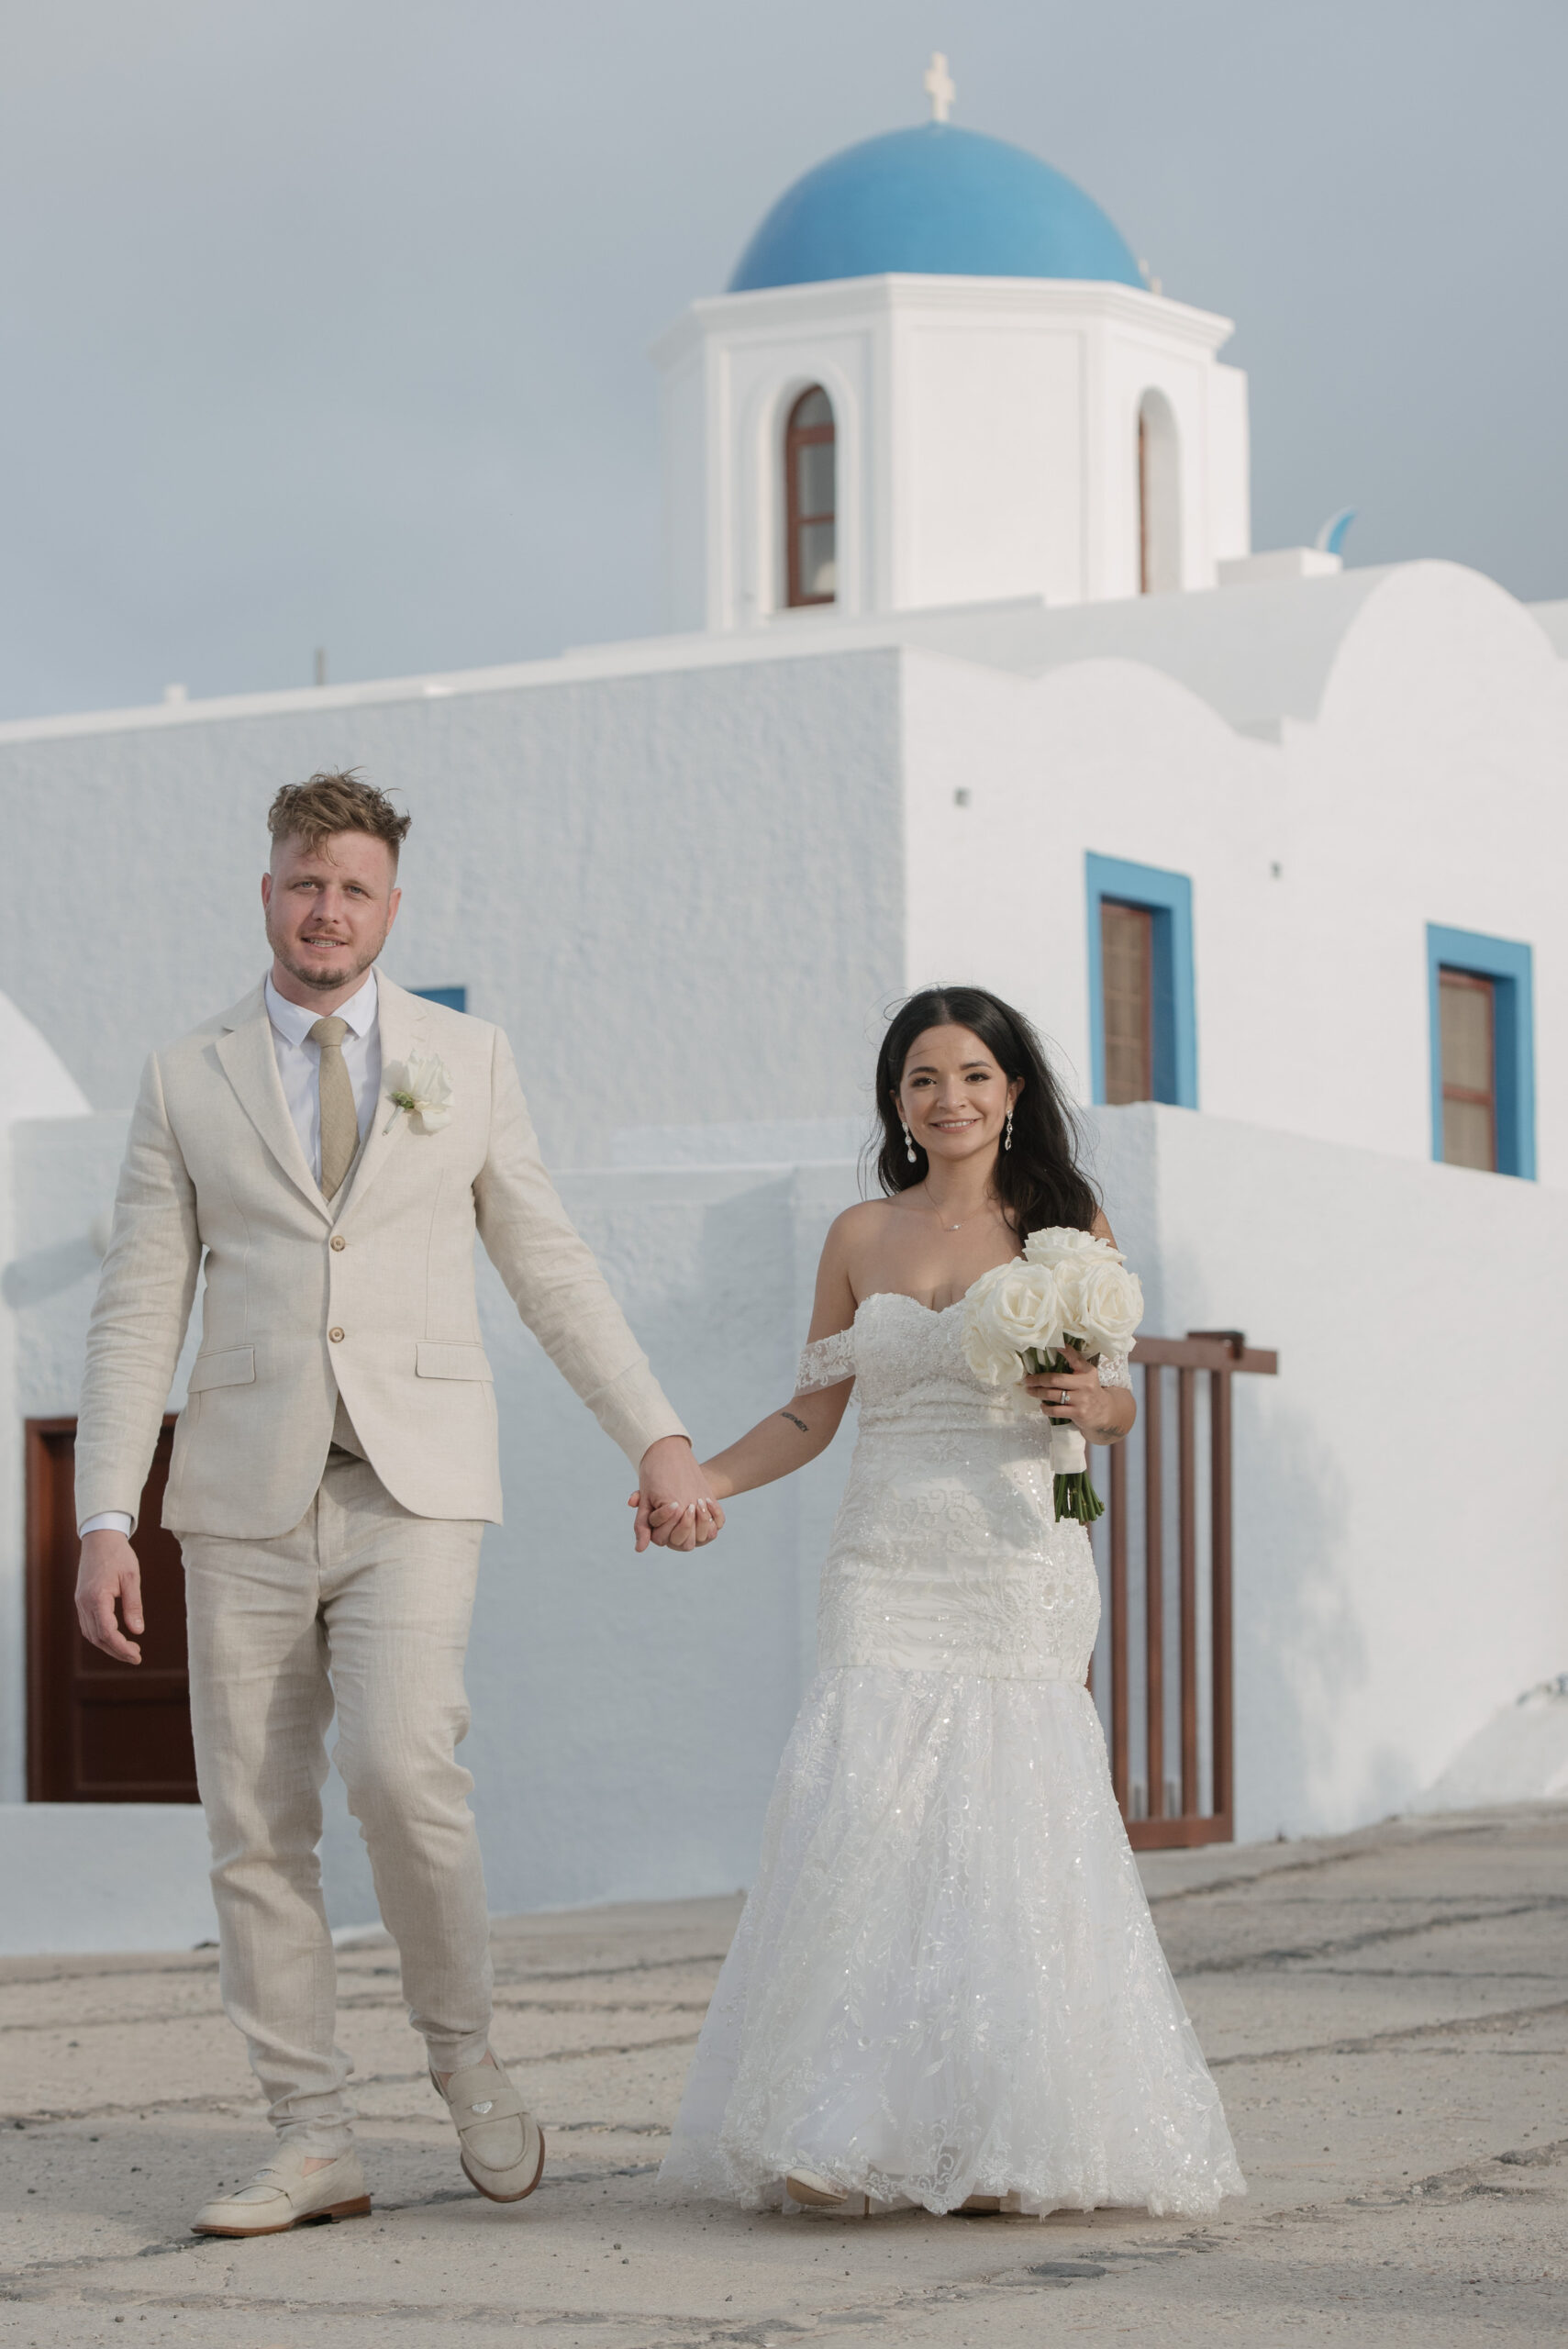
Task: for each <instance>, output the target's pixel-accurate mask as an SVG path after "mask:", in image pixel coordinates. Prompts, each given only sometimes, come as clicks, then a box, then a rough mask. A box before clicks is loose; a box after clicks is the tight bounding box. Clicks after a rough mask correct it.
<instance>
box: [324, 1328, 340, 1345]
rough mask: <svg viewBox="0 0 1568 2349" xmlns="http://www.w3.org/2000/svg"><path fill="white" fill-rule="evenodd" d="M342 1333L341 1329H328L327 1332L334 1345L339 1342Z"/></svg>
mask: <svg viewBox="0 0 1568 2349" xmlns="http://www.w3.org/2000/svg"><path fill="white" fill-rule="evenodd" d="M342 1334H343V1332H342V1331H341V1330H328V1332H327V1335H328V1337H329V1338H330V1339H331V1341H332V1343H333V1344H334V1345H336V1344H337V1343H338V1341H339V1339H340V1338H341V1337H342Z"/></svg>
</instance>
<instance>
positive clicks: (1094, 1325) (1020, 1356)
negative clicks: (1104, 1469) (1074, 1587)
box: [963, 1225, 1143, 1525]
mask: <svg viewBox="0 0 1568 2349" xmlns="http://www.w3.org/2000/svg"><path fill="white" fill-rule="evenodd" d="M963 1303H964V1314H963V1351H964V1354H965V1356H966V1358H967V1360H968V1363H969V1366H970V1368H971V1370H973V1373H974V1375H975V1376H976V1377H977V1378H983V1379H984V1380H985V1381H986V1383H987V1384H988V1385H989V1386H1021V1385H1022V1383H1023V1381H1024V1380H1025V1379H1026V1378H1028V1377H1029V1376H1031V1375H1036V1374H1038V1373H1040V1372H1041V1371H1046V1372H1049V1371H1052V1370H1062V1369H1065V1368H1066V1367H1067V1364H1068V1354H1067V1352H1066V1349H1068V1348H1071V1349H1072V1351H1073V1353H1076V1354H1080V1355H1083V1356H1084V1358H1085V1359H1087V1360H1090V1361H1092V1360H1094V1359H1095V1356H1097V1355H1099V1354H1102V1353H1107V1352H1110V1353H1125V1352H1126V1350H1127V1348H1128V1346H1129V1345H1130V1343H1131V1341H1132V1334H1133V1331H1134V1330H1136V1329H1137V1327H1138V1325H1139V1323H1140V1321H1141V1320H1142V1319H1143V1291H1142V1289H1141V1287H1140V1286H1139V1280H1138V1275H1137V1274H1136V1273H1129V1271H1128V1269H1127V1260H1126V1258H1125V1257H1124V1256H1123V1254H1122V1252H1121V1251H1120V1249H1119V1248H1113V1247H1112V1246H1111V1244H1110V1241H1108V1240H1096V1239H1095V1238H1094V1237H1093V1235H1092V1234H1091V1233H1089V1232H1087V1231H1073V1230H1069V1229H1067V1228H1066V1227H1064V1226H1060V1225H1059V1226H1055V1227H1053V1228H1052V1229H1051V1230H1049V1231H1031V1232H1030V1233H1029V1238H1028V1239H1027V1240H1026V1241H1025V1242H1024V1252H1023V1256H1022V1258H1021V1259H1015V1261H1014V1262H1013V1263H1012V1264H998V1265H997V1266H996V1268H995V1271H994V1272H990V1273H982V1275H981V1276H980V1278H979V1279H978V1280H977V1281H976V1282H975V1284H974V1286H973V1288H972V1289H970V1290H969V1291H968V1292H967V1294H966V1296H965V1297H964V1300H963ZM1073 1366H1074V1367H1076V1366H1077V1365H1076V1364H1074V1365H1073ZM1051 1469H1052V1472H1053V1474H1054V1476H1055V1480H1056V1514H1057V1516H1058V1517H1059V1518H1063V1517H1071V1518H1074V1519H1076V1520H1077V1521H1078V1523H1079V1524H1080V1525H1092V1524H1093V1522H1094V1520H1095V1518H1096V1517H1103V1516H1104V1515H1105V1503H1104V1502H1103V1501H1102V1500H1101V1498H1100V1497H1099V1495H1098V1493H1096V1492H1095V1488H1094V1486H1093V1485H1092V1484H1091V1483H1090V1482H1089V1476H1088V1453H1087V1451H1086V1450H1085V1448H1084V1439H1083V1436H1082V1435H1081V1434H1080V1432H1079V1431H1078V1430H1077V1429H1076V1428H1075V1427H1074V1426H1073V1423H1072V1421H1071V1420H1069V1419H1052V1420H1051Z"/></svg>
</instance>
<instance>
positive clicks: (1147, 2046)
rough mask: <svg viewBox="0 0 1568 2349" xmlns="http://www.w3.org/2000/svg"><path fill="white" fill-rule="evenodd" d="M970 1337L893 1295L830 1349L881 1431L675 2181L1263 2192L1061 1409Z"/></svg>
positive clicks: (769, 2198)
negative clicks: (1103, 1689) (1211, 2041)
mask: <svg viewBox="0 0 1568 2349" xmlns="http://www.w3.org/2000/svg"><path fill="white" fill-rule="evenodd" d="M961 1340H962V1302H961V1303H960V1304H959V1305H954V1306H950V1307H949V1308H948V1309H947V1310H946V1312H943V1313H934V1312H932V1311H931V1310H929V1308H927V1307H926V1306H923V1305H921V1304H920V1303H919V1302H918V1300H917V1299H916V1298H914V1297H903V1296H898V1295H888V1296H877V1297H867V1298H866V1299H865V1300H864V1302H863V1303H862V1306H861V1308H860V1310H859V1312H858V1313H857V1315H856V1317H855V1321H854V1326H853V1328H852V1329H851V1330H844V1331H842V1332H841V1333H840V1335H839V1336H837V1337H832V1338H827V1339H824V1340H822V1341H820V1342H819V1343H818V1344H817V1345H814V1346H808V1347H807V1348H806V1353H805V1355H804V1356H803V1358H802V1373H801V1386H802V1388H806V1387H812V1386H817V1387H819V1386H832V1385H834V1384H836V1383H837V1382H838V1381H840V1379H843V1378H846V1377H850V1376H852V1377H853V1378H854V1379H855V1382H856V1395H857V1399H858V1401H859V1405H860V1437H859V1441H858V1442H857V1444H856V1446H855V1456H854V1462H853V1464H852V1467H851V1473H850V1481H849V1486H848V1489H847V1490H846V1492H845V1496H844V1499H843V1503H842V1506H841V1508H840V1511H839V1517H838V1521H837V1524H836V1526H835V1528H834V1532H833V1541H832V1545H831V1548H830V1550H829V1553H828V1561H827V1564H826V1567H825V1569H824V1573H823V1579H822V1595H821V1602H820V1609H819V1614H818V1633H819V1638H818V1671H817V1678H816V1679H815V1681H814V1682H813V1683H812V1685H811V1687H810V1689H809V1690H808V1691H807V1694H806V1701H805V1703H804V1704H803V1706H802V1707H801V1710H800V1716H799V1719H798V1720H797V1721H796V1722H795V1730H794V1731H793V1733H792V1735H791V1738H790V1742H789V1745H788V1748H787V1750H786V1752H785V1753H784V1761H783V1763H782V1765H780V1769H779V1776H778V1782H777V1785H776V1787H774V1790H773V1800H772V1803H771V1805H770V1807H769V1810H768V1818H767V1824H766V1828H765V1830H764V1832H763V1839H762V1857H761V1861H760V1864H759V1865H758V1869H757V1876H756V1882H755V1885H754V1887H753V1888H752V1891H751V1898H749V1899H748V1901H747V1903H746V1908H745V1911H744V1914H743V1915H742V1917H741V1920H740V1929H739V1931H738V1932H737V1934H736V1937H735V1943H734V1946H733V1947H732V1949H731V1950H730V1953H729V1955H728V1959H727V1960H726V1962H725V1965H724V1970H723V1972H722V1973H721V1975H720V1976H719V1979H718V1987H717V1990H716V1992H715V1994H714V1998H713V2003H712V2005H711V2007H710V2008H709V2009H708V2014H707V2020H706V2022H705V2024H704V2026H703V2032H702V2036H701V2039H700V2041H699V2043H698V2046H697V2052H696V2055H695V2059H694V2061H693V2065H692V2070H691V2076H690V2077H689V2079H688V2081H687V2084H686V2090H685V2095H684V2099H683V2101H682V2105H681V2112H680V2118H679V2120H678V2121H677V2123H676V2126H675V2132H674V2137H673V2143H672V2145H671V2149H670V2153H669V2155H668V2157H667V2159H666V2160H665V2163H664V2165H663V2169H662V2179H663V2180H664V2181H665V2182H666V2183H669V2184H673V2185H675V2186H678V2187H679V2188H682V2189H683V2190H689V2191H691V2192H694V2193H698V2194H703V2195H709V2196H714V2197H717V2198H721V2199H726V2200H730V2201H738V2202H741V2203H743V2204H746V2205H747V2206H749V2207H751V2208H753V2209H755V2208H760V2207H762V2206H765V2205H768V2204H776V2203H777V2202H778V2201H779V2200H780V2199H781V2197H782V2193H783V2180H784V2176H785V2174H786V2173H787V2172H789V2171H790V2170H792V2169H802V2168H804V2169H809V2170H814V2171H816V2172H817V2173H819V2174H825V2175H827V2176H829V2177H831V2178H833V2179H835V2180H836V2181H837V2182H838V2183H839V2184H840V2185H842V2186H844V2187H846V2188H851V2189H853V2190H854V2191H855V2192H857V2193H862V2192H863V2193H868V2194H870V2195H872V2196H873V2197H874V2198H876V2199H887V2200H895V2199H900V2198H906V2199H910V2200H913V2201H916V2202H919V2203H923V2204H924V2205H925V2207H926V2208H927V2209H928V2210H936V2211H940V2210H953V2209H955V2208H956V2207H957V2206H958V2205H959V2204H960V2203H962V2201H964V2200H965V2199H966V2198H967V2197H968V2196H970V2195H972V2194H984V2195H991V2194H1000V2195H1006V2196H1008V2197H1010V2198H1012V2199H1011V2200H1010V2202H1009V2205H1008V2207H1010V2208H1013V2209H1021V2210H1040V2211H1046V2210H1091V2209H1094V2208H1095V2207H1098V2206H1103V2205H1107V2204H1113V2203H1120V2204H1128V2205H1132V2206H1134V2207H1137V2208H1140V2209H1147V2210H1150V2211H1151V2212H1154V2213H1155V2214H1163V2213H1167V2212H1181V2213H1184V2214H1191V2213H1198V2212H1206V2211H1211V2210H1214V2209H1215V2207H1216V2205H1217V2204H1218V2201H1219V2199H1220V2197H1221V2195H1224V2194H1241V2193H1244V2192H1245V2191H1246V2188H1245V2187H1244V2185H1243V2183H1242V2179H1241V2173H1240V2169H1239V2168H1238V2166H1237V2163H1236V2155H1235V2152H1234V2149H1233V2148H1232V2145H1231V2143H1230V2135H1229V2130H1228V2129H1227V2127H1226V2124H1225V2115H1224V2113H1223V2111H1222V2110H1221V2108H1220V2102H1219V2097H1218V2091H1217V2090H1216V2088H1215V2086H1214V2083H1213V2081H1212V2080H1211V2079H1210V2077H1209V2075H1208V2071H1207V2066H1206V2065H1205V2063H1204V2060H1203V2055H1202V2052H1201V2051H1200V2049H1199V2047H1198V2043H1197V2039H1196V2036H1195V2032H1194V2031H1193V2028H1192V2025H1191V2023H1190V2022H1189V2021H1188V2020H1187V2016H1186V2011H1185V2009H1184V2007H1183V2005H1182V2000H1181V1996H1180V1994H1179V1992H1178V1991H1177V1988H1176V1986H1175V1984H1174V1982H1173V1980H1172V1978H1171V1973H1170V1969H1169V1967H1168V1966H1167V1965H1166V1964H1165V1960H1164V1956H1163V1954H1162V1951H1161V1948H1160V1944H1159V1942H1158V1941H1157V1939H1156V1938H1155V1933H1154V1927H1153V1923H1152V1920H1151V1917H1150V1914H1149V1908H1148V1903H1147V1901H1146V1900H1145V1898H1144V1895H1143V1888H1142V1886H1141V1884H1140V1880H1139V1876H1138V1873H1137V1869H1136V1867H1135V1865H1134V1863H1133V1858H1132V1854H1131V1852H1130V1850H1129V1846H1128V1841H1127V1835H1126V1831H1125V1830H1124V1829H1123V1826H1122V1822H1121V1818H1120V1815H1119V1813H1118V1809H1117V1805H1116V1799H1115V1797H1114V1795H1113V1794H1112V1791H1111V1782H1110V1773H1109V1770H1108V1768H1107V1765H1106V1749H1105V1740H1104V1737H1103V1734H1102V1732H1101V1729H1100V1723H1099V1718H1098V1716H1097V1714H1096V1713H1095V1707H1094V1703H1093V1701H1092V1699H1091V1698H1090V1697H1089V1695H1088V1693H1087V1691H1086V1690H1085V1688H1084V1675H1085V1674H1086V1672H1087V1669H1088V1663H1089V1657H1090V1653H1091V1652H1092V1650H1093V1647H1094V1642H1095V1630H1096V1627H1097V1625H1098V1622H1099V1614H1100V1599H1099V1588H1098V1585H1097V1582H1096V1580H1095V1567H1094V1561H1093V1558H1092V1556H1091V1553H1090V1550H1089V1542H1088V1538H1087V1536H1086V1534H1085V1533H1084V1530H1083V1528H1082V1527H1081V1526H1079V1525H1076V1524H1073V1523H1072V1522H1071V1521H1070V1520H1064V1521H1063V1522H1062V1523H1061V1524H1057V1523H1056V1522H1055V1521H1054V1519H1053V1514H1052V1500H1051V1493H1052V1486H1051V1466H1050V1431H1049V1427H1048V1424H1047V1422H1046V1420H1045V1419H1044V1417H1043V1416H1042V1415H1041V1414H1040V1412H1039V1411H1038V1410H1037V1411H1034V1412H1033V1413H1031V1414H1030V1415H1029V1416H1028V1417H1024V1416H1022V1415H1020V1413H1019V1412H1018V1409H1017V1408H1016V1405H1015V1403H1014V1401H1013V1399H1012V1397H1011V1396H1010V1395H1009V1394H1008V1393H1007V1392H1006V1391H1004V1392H1001V1393H998V1391H997V1390H996V1389H995V1388H994V1387H989V1386H983V1385H982V1384H981V1382H980V1381H979V1380H978V1379H977V1378H976V1377H975V1376H974V1375H973V1372H972V1371H971V1370H970V1368H969V1365H968V1364H967V1363H966V1361H965V1359H964V1355H963V1351H962V1342H961ZM1101 1375H1102V1377H1103V1378H1104V1379H1105V1381H1106V1384H1107V1385H1110V1384H1120V1385H1123V1386H1125V1385H1126V1384H1127V1383H1128V1379H1127V1372H1126V1368H1125V1364H1113V1363H1110V1362H1105V1363H1102V1365H1101Z"/></svg>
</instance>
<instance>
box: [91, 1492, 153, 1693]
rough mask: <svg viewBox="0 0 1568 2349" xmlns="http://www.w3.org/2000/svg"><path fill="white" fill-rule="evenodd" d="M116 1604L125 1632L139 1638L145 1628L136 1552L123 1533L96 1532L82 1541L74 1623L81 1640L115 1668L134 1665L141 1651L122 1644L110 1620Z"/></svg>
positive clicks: (106, 1529)
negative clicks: (115, 1663) (115, 1662)
mask: <svg viewBox="0 0 1568 2349" xmlns="http://www.w3.org/2000/svg"><path fill="white" fill-rule="evenodd" d="M117 1604H118V1607H119V1610H120V1613H121V1615H122V1616H123V1617H124V1618H125V1628H126V1631H134V1632H136V1633H137V1634H138V1636H139V1635H140V1634H141V1632H143V1631H145V1630H146V1629H147V1626H146V1624H145V1622H144V1621H143V1620H142V1613H141V1568H140V1567H139V1565H138V1564H137V1563H136V1552H135V1551H134V1550H133V1549H132V1548H131V1546H130V1543H129V1542H128V1541H127V1539H126V1537H125V1535H124V1534H123V1533H116V1532H114V1531H112V1530H111V1529H110V1528H109V1527H108V1526H100V1527H99V1529H98V1531H97V1532H96V1533H86V1534H83V1537H82V1564H81V1566H80V1568H79V1569H78V1571H77V1575H76V1620H77V1621H78V1622H79V1623H80V1624H81V1626H82V1636H83V1639H84V1640H91V1642H92V1643H93V1645H94V1646H95V1648H102V1649H103V1651H104V1653H105V1654H106V1655H112V1656H117V1657H118V1659H119V1661H120V1663H121V1664H139V1663H140V1662H141V1650H140V1649H139V1647H138V1646H137V1644H136V1642H135V1641H134V1640H128V1639H127V1638H126V1636H125V1632H123V1631H121V1630H120V1627H119V1625H118V1623H117V1622H116V1620H115V1608H116V1605H117Z"/></svg>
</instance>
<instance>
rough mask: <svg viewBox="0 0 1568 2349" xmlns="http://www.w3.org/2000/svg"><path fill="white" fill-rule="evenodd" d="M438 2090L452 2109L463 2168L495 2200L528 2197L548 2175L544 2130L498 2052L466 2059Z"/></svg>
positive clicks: (432, 2079) (435, 2085)
mask: <svg viewBox="0 0 1568 2349" xmlns="http://www.w3.org/2000/svg"><path fill="white" fill-rule="evenodd" d="M430 2078H431V2081H432V2083H433V2085H434V2087H435V2090H436V2094H437V2095H438V2096H439V2097H440V2098H441V2099H442V2100H443V2102H444V2103H445V2105H446V2108H447V2110H448V2111H449V2112H450V2114H451V2117H452V2121H453V2122H454V2124H455V2126H456V2129H457V2134H458V2143H459V2144H460V2145H461V2146H462V2173H463V2176H465V2177H466V2178H467V2180H468V2182H469V2184H470V2185H471V2186H477V2187H478V2188H479V2191H480V2192H481V2194H484V2195H487V2196H488V2197H489V2199H490V2200H491V2201H492V2202H523V2201H526V2200H527V2199H528V2196H529V2195H530V2194H531V2193H532V2192H533V2190H534V2188H535V2187H536V2186H537V2185H538V2184H539V2179H540V2178H541V2177H542V2176H543V2175H544V2132H543V2131H542V2130H541V2129H540V2127H539V2123H538V2121H536V2120H535V2119H534V2118H533V2115H532V2114H531V2113H530V2112H529V2110H528V2107H527V2105H525V2104H524V2102H523V2099H522V2098H521V2097H520V2096H519V2095H518V2094H517V2089H516V2088H515V2087H513V2085H512V2082H511V2080H510V2078H509V2077H508V2076H507V2074H506V2071H505V2070H504V2069H503V2067H502V2065H501V2064H500V2063H499V2061H498V2060H497V2058H496V2057H495V2056H494V2055H492V2056H491V2058H490V2060H489V2062H488V2063H485V2064H468V2065H464V2067H463V2069H462V2071H461V2072H454V2073H453V2074H452V2076H451V2077H450V2080H449V2081H448V2082H447V2084H446V2087H442V2086H441V2084H440V2082H439V2080H438V2079H437V2078H436V2075H435V2074H434V2072H432V2073H431V2075H430Z"/></svg>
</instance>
